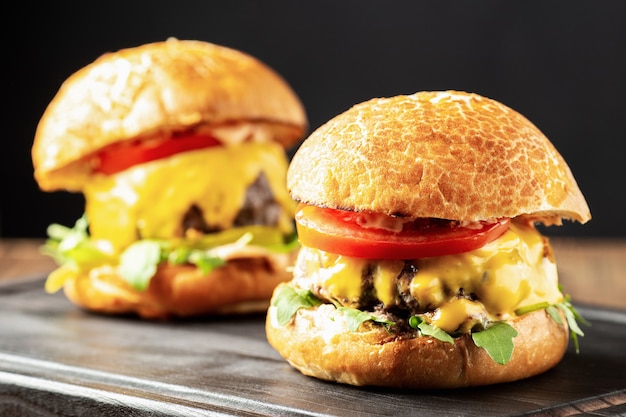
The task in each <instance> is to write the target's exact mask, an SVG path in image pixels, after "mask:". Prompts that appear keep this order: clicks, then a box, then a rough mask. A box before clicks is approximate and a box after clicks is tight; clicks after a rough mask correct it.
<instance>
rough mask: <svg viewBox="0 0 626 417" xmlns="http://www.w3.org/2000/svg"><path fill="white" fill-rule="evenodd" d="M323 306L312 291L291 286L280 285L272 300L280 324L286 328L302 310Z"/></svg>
mask: <svg viewBox="0 0 626 417" xmlns="http://www.w3.org/2000/svg"><path fill="white" fill-rule="evenodd" d="M319 304H322V301H321V300H320V299H319V298H317V297H316V296H315V295H314V294H313V293H312V292H311V291H310V290H301V289H296V288H294V287H292V286H291V285H285V284H283V285H279V286H278V287H277V288H276V293H275V294H274V298H273V300H272V305H273V306H274V307H276V318H277V319H278V324H280V325H281V326H284V325H285V324H287V323H289V321H290V320H291V318H292V317H293V316H294V315H295V314H296V312H297V311H298V310H300V309H301V308H310V307H313V306H316V305H319Z"/></svg>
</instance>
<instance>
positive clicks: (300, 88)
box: [0, 0, 626, 237]
mask: <svg viewBox="0 0 626 417" xmlns="http://www.w3.org/2000/svg"><path fill="white" fill-rule="evenodd" d="M40 3H41V4H39V5H37V6H35V5H33V2H26V4H22V5H12V6H5V7H4V12H3V15H4V19H3V20H4V24H3V28H2V32H3V40H4V45H5V48H4V52H3V54H2V55H3V58H4V59H3V63H2V64H1V65H0V67H1V68H2V85H3V86H2V88H3V94H2V98H3V100H2V102H3V111H2V112H1V114H2V127H3V129H4V134H3V136H4V137H3V139H2V148H3V149H2V151H1V155H0V168H1V170H2V171H1V178H2V182H1V188H2V190H1V193H0V198H1V200H0V236H3V237H40V236H41V237H43V236H44V235H45V228H46V226H47V225H48V224H49V223H51V222H60V223H64V224H68V225H70V224H73V222H74V220H75V219H76V218H78V217H79V216H80V215H81V213H82V210H83V199H82V196H81V195H79V194H70V193H66V192H56V193H43V192H41V191H39V189H38V188H37V186H36V184H35V182H34V180H33V177H32V164H31V160H30V146H31V143H32V138H33V134H34V131H35V127H36V124H37V122H38V119H39V117H40V116H41V114H42V112H43V111H44V109H45V107H46V105H47V104H48V102H49V101H50V100H51V99H52V97H53V95H54V94H55V92H56V91H57V89H58V87H59V85H60V84H61V82H62V81H63V80H64V79H65V78H67V77H68V76H69V75H70V74H71V73H72V72H74V71H76V70H78V69H79V68H80V67H82V66H84V65H86V64H88V63H89V62H91V61H92V60H94V59H95V58H96V57H97V56H98V55H100V54H101V53H103V52H105V51H112V50H116V49H120V48H124V47H129V46H136V45H139V44H142V43H146V42H152V41H157V40H164V39H166V38H167V37H170V36H174V37H178V38H179V39H200V40H206V41H211V42H214V43H219V44H223V45H226V46H231V47H234V48H237V49H241V50H243V51H245V52H248V53H250V54H252V55H254V56H256V57H258V58H259V59H261V60H262V61H264V62H265V63H267V64H268V65H270V66H272V67H273V68H274V69H276V70H277V71H278V72H279V73H281V74H282V75H283V76H284V77H285V78H286V79H287V80H288V81H289V82H290V84H291V85H292V86H293V88H294V89H295V90H296V92H297V93H298V94H299V95H300V97H301V99H302V101H303V102H304V104H305V106H306V109H307V112H308V116H309V119H310V124H311V128H312V129H314V128H316V127H318V126H319V125H320V124H322V123H323V122H325V121H326V120H328V119H329V118H331V117H333V116H335V115H336V114H338V113H340V112H342V111H344V110H346V109H347V108H348V107H350V106H351V105H353V104H355V103H357V102H360V101H363V100H366V99H369V98H372V97H375V96H390V95H396V94H401V93H413V92H415V91H418V90H433V89H437V90H439V89H459V90H466V91H473V92H476V93H479V94H482V95H485V96H488V97H491V98H494V99H497V100H500V101H502V102H503V103H505V104H507V105H509V106H510V107H513V108H514V109H516V110H518V111H520V112H521V113H522V114H524V115H526V116H527V117H528V118H529V119H530V120H531V121H533V122H534V123H535V124H536V125H537V126H538V127H539V128H540V129H541V130H542V131H543V132H544V133H545V134H546V135H547V136H548V137H549V138H550V139H551V140H552V142H553V143H554V144H555V145H556V147H557V148H558V149H559V151H560V152H561V153H562V154H563V156H564V157H565V159H566V160H567V161H568V163H569V165H570V167H571V168H572V171H573V172H574V175H575V177H576V178H577V180H578V183H579V185H580V187H581V189H582V191H583V193H584V194H585V196H586V197H587V200H588V203H589V205H590V207H591V212H592V215H593V217H594V218H593V219H592V221H591V222H590V223H588V224H586V225H584V226H581V225H578V224H572V223H568V224H566V225H565V226H564V227H561V228H550V230H549V232H548V233H549V234H553V235H578V236H583V235H584V236H602V237H609V236H626V225H625V223H624V221H623V215H624V214H625V211H626V195H625V194H626V193H625V186H624V180H625V179H626V175H625V174H624V172H625V171H624V164H625V163H626V161H625V156H626V146H625V144H624V142H625V139H626V138H625V137H624V127H623V124H624V121H625V120H626V23H625V22H626V2H625V1H623V0H613V1H595V0H590V1H582V0H572V1H567V2H566V1H561V2H557V1H501V0H494V1H418V0H410V1H365V0H341V1H330V0H329V1H326V0H324V1H322V0H316V1H295V0H290V1H287V0H285V1H260V0H252V1H220V2H217V1H180V2H174V1H169V2H163V1H125V2H120V1H107V2H98V3H94V2H63V3H62V4H59V2H40Z"/></svg>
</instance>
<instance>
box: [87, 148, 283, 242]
mask: <svg viewBox="0 0 626 417" xmlns="http://www.w3.org/2000/svg"><path fill="white" fill-rule="evenodd" d="M261 172H264V173H265V175H266V177H267V179H268V181H269V183H270V187H271V189H272V192H273V194H274V198H275V199H276V201H277V202H278V203H279V204H280V205H281V206H282V207H283V208H284V210H283V213H282V215H281V218H280V221H279V224H278V227H279V229H281V230H282V231H283V232H284V233H285V234H288V233H291V232H292V230H293V221H292V218H293V212H294V209H295V203H294V202H293V201H292V200H291V198H290V197H289V195H288V193H287V190H286V187H285V181H286V179H285V176H286V172H287V159H286V155H285V152H284V149H283V148H282V147H281V146H280V145H278V144H277V143H274V142H266V143H258V142H243V143H240V144H237V145H232V146H220V147H212V148H208V149H201V150H195V151H190V152H184V153H180V154H177V155H173V156H171V157H169V158H164V159H159V160H156V161H151V162H147V163H144V164H141V165H137V166H134V167H131V168H129V169H127V170H125V171H122V172H120V173H118V174H115V175H110V176H105V175H96V176H94V177H93V178H92V180H91V181H90V182H89V183H88V184H86V185H85V188H84V195H85V203H86V204H85V205H86V215H87V218H88V219H89V225H90V233H91V236H92V237H93V238H94V239H102V240H107V241H110V242H111V244H112V245H113V247H114V249H115V250H116V251H118V252H119V251H120V250H122V249H123V248H125V247H126V246H127V245H128V244H130V243H132V242H134V241H135V240H137V239H138V237H141V238H156V239H170V238H172V237H181V235H182V230H181V228H182V226H181V222H182V219H183V216H184V215H185V213H186V212H187V210H189V208H190V207H191V206H192V205H196V206H197V207H199V208H200V210H201V211H202V214H203V217H204V220H205V222H206V223H207V224H208V225H210V226H213V227H217V228H221V229H228V228H229V227H231V225H232V222H233V220H234V219H235V217H236V216H237V213H238V212H239V210H240V209H241V207H242V205H243V203H244V201H245V196H246V191H247V189H248V187H249V186H250V185H251V184H252V183H253V182H254V181H255V180H256V179H257V178H258V176H259V174H260V173H261Z"/></svg>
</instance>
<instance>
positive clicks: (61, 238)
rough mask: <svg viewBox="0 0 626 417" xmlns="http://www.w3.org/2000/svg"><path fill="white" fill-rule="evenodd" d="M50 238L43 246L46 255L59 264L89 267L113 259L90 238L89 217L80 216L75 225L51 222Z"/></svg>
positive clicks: (49, 227)
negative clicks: (69, 225)
mask: <svg viewBox="0 0 626 417" xmlns="http://www.w3.org/2000/svg"><path fill="white" fill-rule="evenodd" d="M47 233H48V239H47V240H46V243H45V244H44V245H43V246H42V247H41V252H42V253H43V254H44V255H48V256H50V257H52V258H53V259H54V260H55V261H56V263H57V264H59V265H64V264H70V265H72V266H73V267H75V268H76V269H79V270H80V269H89V268H93V267H94V266H97V265H101V264H103V263H106V262H110V261H111V256H110V255H109V254H107V253H105V252H103V251H102V250H100V249H99V248H98V247H97V246H96V245H95V244H94V243H93V241H91V239H90V238H89V232H88V222H87V217H86V216H84V215H83V216H82V217H81V218H79V219H78V220H77V221H76V223H75V224H74V226H73V227H71V228H70V227H67V226H63V225H60V224H56V223H54V224H51V225H50V226H48V229H47Z"/></svg>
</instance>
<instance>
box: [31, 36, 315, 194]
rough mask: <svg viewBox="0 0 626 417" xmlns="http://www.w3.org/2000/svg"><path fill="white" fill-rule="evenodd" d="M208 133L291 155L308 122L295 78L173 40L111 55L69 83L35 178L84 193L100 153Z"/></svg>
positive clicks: (39, 150)
mask: <svg viewBox="0 0 626 417" xmlns="http://www.w3.org/2000/svg"><path fill="white" fill-rule="evenodd" d="M207 125H208V126H210V128H209V132H210V133H214V134H215V135H216V136H218V139H220V140H221V141H222V142H226V143H229V142H233V141H236V140H237V137H238V135H237V134H229V131H232V130H234V131H241V130H244V131H256V132H261V134H260V135H259V136H261V137H262V138H264V139H265V140H272V141H276V142H278V143H280V144H282V145H283V146H285V147H287V146H291V145H293V144H294V143H295V142H296V141H297V140H299V139H300V138H301V137H302V135H303V133H304V131H305V130H306V127H307V119H306V115H305V112H304V108H303V106H302V104H301V102H300V100H299V98H298V97H297V96H296V95H295V93H294V92H293V90H292V89H291V88H290V86H289V85H288V84H287V83H286V82H285V80H284V79H283V78H282V77H281V76H280V75H278V74H277V73H276V72H275V71H274V70H272V69H271V68H269V67H268V66H266V65H265V64H263V63H262V62H260V61H259V60H257V59H256V58H254V57H251V56H250V55H247V54H245V53H243V52H240V51H238V50H234V49H231V48H228V47H224V46H220V45H215V44H211V43H208V42H202V41H193V40H177V39H173V38H172V39H168V40H167V41H164V42H155V43H149V44H145V45H141V46H138V47H134V48H127V49H122V50H120V51H117V52H111V53H107V54H104V55H102V56H101V57H99V58H98V59H96V60H95V61H94V62H93V63H91V64H89V65H87V66H85V67H84V68H82V69H80V70H78V71H77V72H75V73H74V74H73V75H71V76H70V77H69V78H68V79H67V80H66V81H65V82H64V83H63V85H62V86H61V88H60V89H59V91H58V93H57V94H56V95H55V97H54V99H53V100H52V101H51V103H50V104H49V106H48V107H47V109H46V111H45V112H44V114H43V115H42V118H41V121H40V123H39V125H38V127H37V131H36V133H35V141H34V144H33V148H32V158H33V165H34V168H35V178H36V179H37V181H38V183H39V185H40V187H41V188H42V189H44V190H54V189H69V190H80V189H81V188H80V184H81V182H82V181H83V177H84V176H89V175H91V166H90V161H89V157H90V156H92V155H93V154H94V153H96V152H97V151H98V150H100V149H102V148H105V147H107V146H109V145H112V144H115V143H118V142H124V141H129V140H133V139H136V138H142V137H146V138H150V137H159V136H167V135H169V134H171V133H172V132H177V131H181V130H186V129H190V128H194V127H196V126H207ZM220 133H221V134H220Z"/></svg>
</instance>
